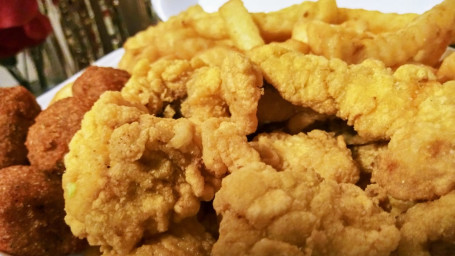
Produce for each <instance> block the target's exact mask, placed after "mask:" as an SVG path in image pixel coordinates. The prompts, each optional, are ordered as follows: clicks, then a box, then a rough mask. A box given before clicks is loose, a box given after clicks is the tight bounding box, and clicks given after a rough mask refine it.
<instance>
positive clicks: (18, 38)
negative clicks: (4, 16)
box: [0, 27, 42, 58]
mask: <svg viewBox="0 0 455 256" xmlns="http://www.w3.org/2000/svg"><path fill="white" fill-rule="evenodd" d="M0 38H2V40H0V58H5V57H10V56H14V55H16V54H17V53H18V52H20V51H22V50H23V49H25V48H28V47H31V46H35V45H38V44H40V43H41V42H42V40H34V39H32V38H29V37H28V36H27V34H26V33H25V30H24V28H23V27H14V28H8V29H0Z"/></svg>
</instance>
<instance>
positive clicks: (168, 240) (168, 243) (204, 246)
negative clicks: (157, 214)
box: [103, 219, 215, 256]
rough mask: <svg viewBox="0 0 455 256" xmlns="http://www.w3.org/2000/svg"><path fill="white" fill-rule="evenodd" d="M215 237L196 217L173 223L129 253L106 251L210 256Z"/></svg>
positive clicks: (134, 255) (144, 255)
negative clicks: (167, 228) (166, 229)
mask: <svg viewBox="0 0 455 256" xmlns="http://www.w3.org/2000/svg"><path fill="white" fill-rule="evenodd" d="M214 243H215V239H214V238H213V237H212V236H211V235H210V234H209V233H207V232H206V231H205V229H204V227H203V226H202V225H201V224H200V223H199V222H198V221H197V220H196V219H187V220H183V221H182V222H181V223H178V224H175V225H172V226H171V227H170V228H169V230H168V231H166V232H164V233H162V234H159V235H157V236H156V237H154V238H153V239H150V240H145V241H142V242H141V243H140V244H139V245H138V248H137V249H134V250H133V251H132V252H130V253H128V254H117V253H115V252H113V251H104V254H103V255H110V256H153V255H163V256H174V255H181V256H185V255H188V256H189V255H198V256H205V255H207V256H209V255H210V252H211V251H212V246H213V244H214Z"/></svg>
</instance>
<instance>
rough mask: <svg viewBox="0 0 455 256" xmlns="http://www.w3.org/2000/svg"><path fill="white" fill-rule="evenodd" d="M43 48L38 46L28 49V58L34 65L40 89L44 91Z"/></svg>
mask: <svg viewBox="0 0 455 256" xmlns="http://www.w3.org/2000/svg"><path fill="white" fill-rule="evenodd" d="M42 50H43V47H42V45H39V46H37V47H33V48H31V49H30V56H31V57H32V60H33V63H34V64H35V69H36V73H37V75H38V79H39V84H40V89H41V90H42V91H45V90H46V88H47V78H46V75H45V72H44V60H43V53H42Z"/></svg>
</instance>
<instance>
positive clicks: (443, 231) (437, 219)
mask: <svg viewBox="0 0 455 256" xmlns="http://www.w3.org/2000/svg"><path fill="white" fill-rule="evenodd" d="M401 222H402V223H401V224H402V226H401V229H400V232H401V240H400V245H399V246H398V250H397V253H396V255H398V256H408V255H409V256H411V255H413V256H414V255H415V256H420V255H421V256H424V255H425V256H427V255H453V252H454V249H455V192H451V193H449V194H447V195H445V196H442V197H441V198H439V199H437V200H434V201H431V202H425V203H419V204H416V205H415V206H413V207H412V208H411V209H409V210H408V211H407V212H406V214H404V216H402V220H401Z"/></svg>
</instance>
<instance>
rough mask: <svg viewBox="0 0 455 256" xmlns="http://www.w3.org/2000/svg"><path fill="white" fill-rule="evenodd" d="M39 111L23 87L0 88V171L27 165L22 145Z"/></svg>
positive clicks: (25, 152) (32, 97) (25, 149)
mask: <svg viewBox="0 0 455 256" xmlns="http://www.w3.org/2000/svg"><path fill="white" fill-rule="evenodd" d="M40 111H41V108H40V106H39V105H38V103H37V102H36V99H35V96H33V94H32V93H31V92H29V91H28V90H27V89H25V88H24V87H22V86H16V87H10V88H0V169H1V168H3V167H7V166H11V165H18V164H27V163H28V160H27V148H26V147H25V144H24V143H25V139H26V137H27V131H28V128H29V127H30V126H31V125H32V124H33V123H34V120H35V117H36V116H37V115H38V114H39V112H40Z"/></svg>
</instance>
